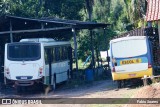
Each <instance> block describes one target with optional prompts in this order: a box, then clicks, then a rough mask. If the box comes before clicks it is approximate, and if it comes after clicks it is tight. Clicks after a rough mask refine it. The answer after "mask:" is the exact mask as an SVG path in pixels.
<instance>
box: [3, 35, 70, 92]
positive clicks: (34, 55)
mask: <svg viewBox="0 0 160 107" xmlns="http://www.w3.org/2000/svg"><path fill="white" fill-rule="evenodd" d="M70 59H71V45H70V42H64V41H55V40H54V39H50V38H49V39H47V38H34V39H22V40H21V41H20V42H15V43H7V44H6V45H5V58H4V82H5V84H10V83H14V85H16V86H17V87H19V88H21V86H23V87H24V86H30V85H34V84H35V83H43V84H45V85H51V86H52V89H55V88H56V84H57V83H60V82H63V81H66V80H68V78H69V76H70V70H71V60H70Z"/></svg>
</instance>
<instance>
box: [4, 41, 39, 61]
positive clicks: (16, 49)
mask: <svg viewBox="0 0 160 107" xmlns="http://www.w3.org/2000/svg"><path fill="white" fill-rule="evenodd" d="M7 51H8V54H7V55H8V59H9V60H12V61H34V60H38V59H40V57H41V56H40V44H36V43H31V44H27V43H26V44H25V43H21V44H9V45H8V49H7Z"/></svg>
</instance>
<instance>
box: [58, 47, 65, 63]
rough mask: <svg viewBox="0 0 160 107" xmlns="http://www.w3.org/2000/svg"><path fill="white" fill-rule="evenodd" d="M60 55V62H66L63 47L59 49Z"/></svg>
mask: <svg viewBox="0 0 160 107" xmlns="http://www.w3.org/2000/svg"><path fill="white" fill-rule="evenodd" d="M59 53H60V60H61V61H62V60H64V59H63V47H60V48H59Z"/></svg>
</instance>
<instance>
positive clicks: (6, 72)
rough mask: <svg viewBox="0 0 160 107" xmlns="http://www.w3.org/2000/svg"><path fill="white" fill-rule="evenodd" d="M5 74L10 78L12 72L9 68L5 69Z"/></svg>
mask: <svg viewBox="0 0 160 107" xmlns="http://www.w3.org/2000/svg"><path fill="white" fill-rule="evenodd" d="M4 72H5V76H6V77H7V78H10V70H9V68H6V67H5V69H4Z"/></svg>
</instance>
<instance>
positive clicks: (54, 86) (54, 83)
mask: <svg viewBox="0 0 160 107" xmlns="http://www.w3.org/2000/svg"><path fill="white" fill-rule="evenodd" d="M52 90H53V91H55V90H56V74H54V77H53V85H52Z"/></svg>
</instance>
